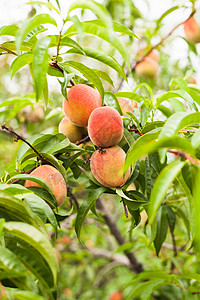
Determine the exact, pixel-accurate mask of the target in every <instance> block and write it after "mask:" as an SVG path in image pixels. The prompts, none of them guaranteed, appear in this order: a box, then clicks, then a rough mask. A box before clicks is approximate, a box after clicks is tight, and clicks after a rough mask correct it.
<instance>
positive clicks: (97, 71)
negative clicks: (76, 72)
mask: <svg viewBox="0 0 200 300" xmlns="http://www.w3.org/2000/svg"><path fill="white" fill-rule="evenodd" d="M93 71H94V72H95V73H96V74H97V75H98V76H99V77H100V78H101V79H103V80H105V81H107V82H108V83H110V85H112V86H113V87H114V84H113V81H112V79H111V78H110V76H109V75H108V73H106V72H104V71H101V70H97V69H93Z"/></svg>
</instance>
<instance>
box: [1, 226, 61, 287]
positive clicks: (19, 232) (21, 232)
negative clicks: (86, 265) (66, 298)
mask: <svg viewBox="0 0 200 300" xmlns="http://www.w3.org/2000/svg"><path fill="white" fill-rule="evenodd" d="M4 232H5V233H6V234H10V235H13V236H15V237H18V238H20V239H22V240H23V241H25V242H26V243H28V244H29V245H31V246H32V247H33V248H35V249H36V250H37V251H38V252H39V253H40V255H41V256H42V257H43V259H44V260H45V261H46V263H47V264H48V266H49V268H50V270H51V272H52V274H53V279H54V287H55V286H56V284H57V271H58V263H57V258H56V255H55V253H54V251H53V248H52V246H51V243H50V241H49V240H48V238H47V237H46V236H44V234H42V233H41V231H39V230H38V229H36V228H35V227H33V226H31V225H29V224H24V223H22V222H7V223H5V224H4Z"/></svg>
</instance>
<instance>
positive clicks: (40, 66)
mask: <svg viewBox="0 0 200 300" xmlns="http://www.w3.org/2000/svg"><path fill="white" fill-rule="evenodd" d="M50 42H51V39H50V38H48V37H43V38H41V39H40V40H39V41H38V42H37V44H36V46H35V49H34V57H33V79H34V83H35V91H36V99H37V100H38V99H39V98H40V95H41V93H42V90H43V88H44V85H45V80H46V73H47V71H48V67H49V63H48V58H49V55H48V47H49V45H50Z"/></svg>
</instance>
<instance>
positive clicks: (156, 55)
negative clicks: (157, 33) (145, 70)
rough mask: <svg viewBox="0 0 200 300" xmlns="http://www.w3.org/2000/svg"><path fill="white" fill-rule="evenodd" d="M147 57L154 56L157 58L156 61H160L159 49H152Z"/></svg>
mask: <svg viewBox="0 0 200 300" xmlns="http://www.w3.org/2000/svg"><path fill="white" fill-rule="evenodd" d="M147 57H150V58H152V59H153V60H155V61H157V62H158V61H159V59H160V54H159V52H158V50H156V49H153V50H151V52H150V53H149V54H148V56H147Z"/></svg>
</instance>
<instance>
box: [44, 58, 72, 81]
mask: <svg viewBox="0 0 200 300" xmlns="http://www.w3.org/2000/svg"><path fill="white" fill-rule="evenodd" d="M49 65H50V66H51V67H53V68H55V69H57V70H59V71H60V72H61V73H62V74H63V73H64V71H63V69H62V68H61V66H59V65H58V63H57V62H56V61H51V62H49ZM70 83H71V85H72V86H74V85H75V83H74V81H73V80H72V79H71V80H70Z"/></svg>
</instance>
